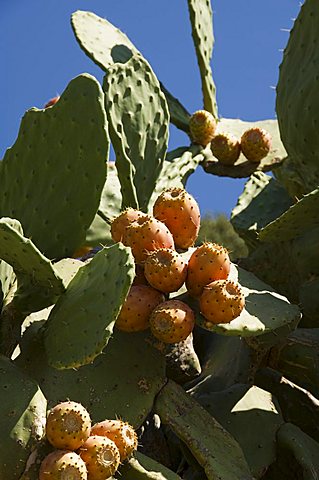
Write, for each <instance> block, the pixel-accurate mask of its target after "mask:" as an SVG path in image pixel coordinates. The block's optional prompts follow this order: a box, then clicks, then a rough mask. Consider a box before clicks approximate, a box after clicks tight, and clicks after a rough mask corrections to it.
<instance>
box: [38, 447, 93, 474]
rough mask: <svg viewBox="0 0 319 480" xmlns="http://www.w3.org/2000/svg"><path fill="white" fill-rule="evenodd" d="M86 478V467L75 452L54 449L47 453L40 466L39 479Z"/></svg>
mask: <svg viewBox="0 0 319 480" xmlns="http://www.w3.org/2000/svg"><path fill="white" fill-rule="evenodd" d="M66 479H67V480H87V469H86V465H85V463H84V461H83V460H82V458H81V457H80V456H79V455H78V454H77V453H75V452H70V451H68V450H56V451H55V452H52V453H49V455H47V456H46V457H45V458H44V459H43V461H42V463H41V466H40V471H39V480H66Z"/></svg>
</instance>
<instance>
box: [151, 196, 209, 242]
mask: <svg viewBox="0 0 319 480" xmlns="http://www.w3.org/2000/svg"><path fill="white" fill-rule="evenodd" d="M153 214H154V217H156V218H157V219H158V220H160V221H161V222H163V223H165V225H166V226H167V227H168V229H169V231H170V232H171V233H172V235H173V238H174V243H175V246H176V248H183V249H187V248H188V247H191V246H192V245H194V243H195V240H196V238H197V236H198V232H199V227H200V211H199V206H198V203H197V202H196V200H195V199H194V198H193V197H192V195H190V194H189V193H188V192H187V191H186V190H184V189H183V188H177V187H175V188H168V189H166V190H164V192H162V193H161V194H160V195H159V197H158V198H157V199H156V202H155V203H154V207H153Z"/></svg>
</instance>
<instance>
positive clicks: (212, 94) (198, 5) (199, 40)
mask: <svg viewBox="0 0 319 480" xmlns="http://www.w3.org/2000/svg"><path fill="white" fill-rule="evenodd" d="M188 10H189V17H190V21H191V25H192V35H193V40H194V45H195V50H196V55H197V61H198V66H199V70H200V75H201V79H202V91H203V100H204V109H205V110H207V111H208V112H210V113H212V114H213V115H214V117H215V118H216V119H217V117H218V114H217V105H216V87H215V84H214V80H213V76H212V70H211V66H210V61H211V58H212V53H213V44H214V34H213V12H212V7H211V4H210V0H205V1H203V0H188Z"/></svg>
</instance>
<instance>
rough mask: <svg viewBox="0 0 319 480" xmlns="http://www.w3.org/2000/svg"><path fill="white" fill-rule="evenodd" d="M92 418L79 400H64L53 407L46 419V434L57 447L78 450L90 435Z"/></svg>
mask: <svg viewBox="0 0 319 480" xmlns="http://www.w3.org/2000/svg"><path fill="white" fill-rule="evenodd" d="M90 430H91V419H90V415H89V413H88V411H87V410H86V409H85V408H84V407H83V405H81V404H80V403H77V402H62V403H59V404H58V405H56V406H55V407H53V408H52V409H51V410H50V412H49V415H48V418H47V421H46V436H47V439H48V441H49V442H50V443H51V445H53V446H54V447H55V448H59V449H62V450H77V449H78V448H79V447H80V446H81V445H82V443H84V442H85V440H86V439H87V438H88V437H89V435H90Z"/></svg>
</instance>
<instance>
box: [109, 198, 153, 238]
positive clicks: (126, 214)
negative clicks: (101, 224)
mask: <svg viewBox="0 0 319 480" xmlns="http://www.w3.org/2000/svg"><path fill="white" fill-rule="evenodd" d="M140 217H146V214H145V213H143V212H141V211H140V210H135V209H134V208H130V207H129V208H127V209H126V210H124V211H123V212H121V213H120V215H118V216H117V217H116V218H114V220H113V221H112V223H111V236H112V238H113V240H114V242H122V240H123V236H124V232H125V230H126V228H127V227H128V226H129V225H130V224H131V223H132V222H134V220H137V219H138V218H140Z"/></svg>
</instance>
